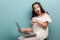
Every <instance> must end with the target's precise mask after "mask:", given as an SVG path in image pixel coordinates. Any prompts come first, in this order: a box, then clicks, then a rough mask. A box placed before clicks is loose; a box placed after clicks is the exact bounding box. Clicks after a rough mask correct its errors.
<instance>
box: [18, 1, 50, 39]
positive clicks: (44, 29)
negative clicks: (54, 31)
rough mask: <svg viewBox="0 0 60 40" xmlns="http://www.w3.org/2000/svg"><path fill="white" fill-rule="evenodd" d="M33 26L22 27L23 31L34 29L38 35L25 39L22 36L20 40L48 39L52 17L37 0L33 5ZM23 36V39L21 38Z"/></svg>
mask: <svg viewBox="0 0 60 40" xmlns="http://www.w3.org/2000/svg"><path fill="white" fill-rule="evenodd" d="M32 9H33V10H32V21H31V22H32V27H31V28H22V29H21V30H22V31H23V32H26V31H27V32H28V31H33V32H35V33H36V37H32V38H28V39H23V38H24V37H23V36H20V37H19V38H18V40H22V39H23V40H46V38H47V37H48V24H49V22H51V18H50V16H49V14H48V12H46V11H45V10H44V9H43V8H42V6H41V4H40V3H39V2H35V3H33V5H32ZM21 38H22V39H21Z"/></svg>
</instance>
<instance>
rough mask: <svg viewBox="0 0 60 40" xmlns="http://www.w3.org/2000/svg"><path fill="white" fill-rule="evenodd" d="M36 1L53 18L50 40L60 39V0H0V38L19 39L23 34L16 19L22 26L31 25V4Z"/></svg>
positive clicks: (7, 39) (6, 39)
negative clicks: (19, 30)
mask: <svg viewBox="0 0 60 40" xmlns="http://www.w3.org/2000/svg"><path fill="white" fill-rule="evenodd" d="M36 1H37V2H40V3H41V5H42V6H43V8H44V9H45V10H46V11H48V12H49V14H50V16H51V18H52V23H51V24H49V36H48V40H60V25H59V24H60V17H59V16H60V0H0V40H17V38H18V37H19V36H20V35H21V33H19V32H18V28H17V26H16V24H15V21H17V22H18V23H19V25H20V26H21V28H25V27H29V26H31V24H30V20H31V13H32V12H31V11H32V8H31V5H32V3H34V2H36Z"/></svg>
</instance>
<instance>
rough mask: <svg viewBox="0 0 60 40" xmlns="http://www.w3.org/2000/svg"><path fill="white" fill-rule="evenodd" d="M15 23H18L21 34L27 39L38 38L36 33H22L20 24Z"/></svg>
mask: <svg viewBox="0 0 60 40" xmlns="http://www.w3.org/2000/svg"><path fill="white" fill-rule="evenodd" d="M15 23H16V25H17V27H18V29H20V33H22V34H23V36H24V37H25V38H27V37H35V36H36V34H35V33H34V32H22V30H21V28H20V26H19V24H18V23H17V22H16V21H15Z"/></svg>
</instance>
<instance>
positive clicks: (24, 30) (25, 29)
mask: <svg viewBox="0 0 60 40" xmlns="http://www.w3.org/2000/svg"><path fill="white" fill-rule="evenodd" d="M22 31H23V32H30V31H33V28H22Z"/></svg>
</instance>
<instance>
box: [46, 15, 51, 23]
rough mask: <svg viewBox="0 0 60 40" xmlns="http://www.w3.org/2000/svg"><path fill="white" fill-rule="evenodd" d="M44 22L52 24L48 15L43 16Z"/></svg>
mask: <svg viewBox="0 0 60 40" xmlns="http://www.w3.org/2000/svg"><path fill="white" fill-rule="evenodd" d="M45 21H48V22H52V20H51V18H50V16H49V15H48V14H46V15H45Z"/></svg>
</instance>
